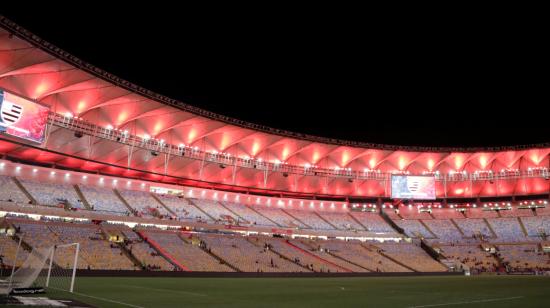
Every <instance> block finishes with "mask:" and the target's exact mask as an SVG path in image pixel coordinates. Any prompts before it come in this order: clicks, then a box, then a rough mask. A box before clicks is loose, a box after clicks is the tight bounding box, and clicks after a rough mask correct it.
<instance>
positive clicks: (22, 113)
mask: <svg viewBox="0 0 550 308" xmlns="http://www.w3.org/2000/svg"><path fill="white" fill-rule="evenodd" d="M49 112H50V109H49V108H48V107H46V106H42V105H40V104H37V103H34V102H32V101H30V100H28V99H25V98H22V97H20V96H17V95H15V94H12V93H9V92H6V91H4V90H2V89H0V133H6V134H8V135H12V136H15V137H19V138H23V139H26V140H30V141H33V142H37V143H42V142H44V137H45V131H46V124H47V122H48V114H49Z"/></svg>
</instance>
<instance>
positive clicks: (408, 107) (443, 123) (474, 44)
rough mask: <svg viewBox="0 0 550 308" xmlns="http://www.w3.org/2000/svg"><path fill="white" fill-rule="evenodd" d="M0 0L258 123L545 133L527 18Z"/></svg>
mask: <svg viewBox="0 0 550 308" xmlns="http://www.w3.org/2000/svg"><path fill="white" fill-rule="evenodd" d="M243 9H244V8H243ZM248 9H250V8H248ZM2 10H4V9H2ZM2 10H0V14H4V15H5V16H7V17H9V18H11V19H13V20H14V21H16V22H18V23H19V24H21V25H22V26H24V27H26V28H28V29H29V30H30V31H32V32H34V33H35V34H37V35H39V36H41V37H43V38H44V39H46V40H48V41H50V42H51V43H53V44H55V45H57V46H59V47H61V48H63V49H65V50H66V51H68V52H70V53H72V54H73V55H75V56H77V57H80V58H81V59H83V60H85V61H88V62H90V63H92V64H94V65H96V66H98V67H100V68H102V69H104V70H106V71H109V72H111V73H114V74H115V75H118V76H120V77H122V78H125V79H127V80H130V81H132V82H134V83H137V84H139V85H141V86H143V87H146V88H149V89H151V90H153V91H156V92H158V93H161V94H164V95H167V96H169V97H172V98H176V99H179V100H182V101H184V102H186V103H188V104H192V105H195V106H198V107H202V108H204V109H207V110H211V111H214V112H217V113H221V114H224V115H228V116H232V117H235V118H239V119H243V120H247V121H250V122H253V123H259V124H264V125H267V126H271V127H276V128H282V129H287V130H291V131H296V132H302V133H308V134H313V135H319V136H324V137H334V138H341V139H347V140H357V141H365V142H375V143H386V144H401V145H427V146H494V145H514V144H528V143H540V142H548V141H550V137H549V136H550V125H549V121H548V118H549V116H548V112H546V111H545V110H544V109H545V106H546V107H547V106H548V105H549V104H548V102H549V100H548V91H546V90H545V89H546V88H547V85H546V84H544V85H543V78H542V77H541V74H542V75H545V74H547V71H548V70H547V68H548V67H547V66H548V65H547V60H545V59H546V56H545V54H546V52H545V50H547V49H546V46H545V43H546V42H545V40H543V39H540V37H539V34H538V33H537V31H536V28H535V27H536V25H530V24H522V25H521V26H520V25H517V24H509V25H508V26H506V23H498V22H496V23H491V22H487V23H478V22H476V21H475V20H472V19H468V20H465V19H457V20H456V21H450V22H449V21H445V17H442V18H441V19H439V20H426V19H423V18H418V19H416V20H415V19H414V18H413V19H411V20H407V21H406V22H401V23H400V22H398V21H397V20H393V19H384V20H382V21H380V20H378V19H377V20H372V19H371V17H370V16H372V14H368V15H361V14H353V15H346V14H347V13H346V14H344V15H342V14H338V13H334V14H333V15H338V16H337V17H338V18H336V16H333V15H331V14H330V10H329V11H328V12H325V13H324V14H317V13H316V12H310V11H302V10H281V11H277V10H270V11H269V14H268V13H267V12H266V11H263V10H261V9H259V10H258V11H257V12H256V13H254V14H252V13H250V12H249V10H243V11H241V12H237V13H233V12H231V13H228V12H225V11H224V10H223V9H221V10H220V11H219V12H216V13H214V12H212V11H204V10H195V8H190V9H184V8H176V7H163V8H158V9H154V8H151V7H149V6H147V7H144V8H142V9H135V8H133V9H131V10H130V9H122V10H121V9H114V8H106V7H104V6H101V5H98V6H97V7H89V8H82V9H78V10H75V11H74V12H72V13H66V12H65V11H64V10H61V9H59V8H56V9H52V8H51V7H50V4H48V5H47V6H44V7H38V8H35V10H32V11H29V10H27V9H23V10H21V9H20V10H14V9H5V11H2ZM543 55H544V56H543Z"/></svg>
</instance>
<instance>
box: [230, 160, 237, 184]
mask: <svg viewBox="0 0 550 308" xmlns="http://www.w3.org/2000/svg"><path fill="white" fill-rule="evenodd" d="M234 157H235V159H234V160H233V170H232V173H233V174H232V175H231V183H232V184H233V185H235V181H236V179H237V155H234Z"/></svg>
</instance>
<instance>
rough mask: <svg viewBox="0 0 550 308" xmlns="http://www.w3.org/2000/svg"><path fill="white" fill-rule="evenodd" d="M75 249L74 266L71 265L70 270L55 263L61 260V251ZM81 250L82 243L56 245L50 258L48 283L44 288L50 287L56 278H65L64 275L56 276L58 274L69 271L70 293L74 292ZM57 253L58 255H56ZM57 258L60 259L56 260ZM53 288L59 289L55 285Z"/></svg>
mask: <svg viewBox="0 0 550 308" xmlns="http://www.w3.org/2000/svg"><path fill="white" fill-rule="evenodd" d="M70 247H75V248H74V249H75V251H74V257H73V259H72V260H70V261H72V264H70V267H69V268H68V269H64V268H63V264H62V263H61V264H56V263H54V260H59V254H60V250H61V249H65V248H70ZM79 250H80V243H71V244H62V245H55V246H54V247H53V249H52V250H51V255H50V257H49V264H48V273H47V275H46V282H45V284H44V286H45V287H46V288H49V287H50V280H54V279H55V278H59V277H61V278H62V277H63V276H62V275H56V274H58V273H61V272H63V271H66V270H69V271H70V276H69V277H70V284H69V286H68V287H69V292H73V290H74V281H75V278H76V268H77V265H78V252H79ZM56 253H57V254H56ZM56 257H58V258H57V259H56ZM52 270H53V274H54V276H53V279H52ZM51 287H52V288H58V287H57V286H55V285H53V284H52V286H51Z"/></svg>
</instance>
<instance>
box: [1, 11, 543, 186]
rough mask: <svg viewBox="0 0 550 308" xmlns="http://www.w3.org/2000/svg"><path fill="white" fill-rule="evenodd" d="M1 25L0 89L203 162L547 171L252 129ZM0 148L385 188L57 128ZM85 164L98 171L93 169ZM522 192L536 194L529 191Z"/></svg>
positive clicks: (27, 155) (25, 155) (471, 151)
mask: <svg viewBox="0 0 550 308" xmlns="http://www.w3.org/2000/svg"><path fill="white" fill-rule="evenodd" d="M0 25H2V27H3V28H4V29H0V88H2V89H5V90H7V91H10V92H13V93H15V94H18V95H21V96H23V97H26V98H30V99H33V100H35V101H38V102H40V103H42V104H45V105H48V106H50V107H51V110H52V111H54V112H56V113H58V114H61V115H67V114H70V115H71V116H72V117H77V118H81V119H83V120H84V121H86V122H90V123H93V124H96V125H98V126H100V127H111V128H113V129H118V130H120V131H128V132H129V133H130V134H131V135H133V136H140V137H145V136H147V137H149V136H150V138H156V139H157V140H163V142H166V143H168V144H172V145H179V144H183V145H185V146H187V147H191V148H195V147H196V148H198V149H199V150H200V151H202V152H207V153H213V152H215V153H228V154H229V155H231V156H232V157H240V158H255V159H261V160H263V161H267V162H272V163H273V162H277V163H286V164H288V165H292V166H300V167H304V166H307V167H308V168H309V167H310V166H311V167H313V166H316V167H317V168H322V169H331V170H334V169H342V170H347V168H350V169H351V170H354V171H357V172H359V171H363V170H367V169H368V170H380V171H381V172H393V171H399V172H409V173H411V174H422V173H426V172H435V171H439V172H441V173H449V172H463V171H467V172H468V173H473V172H475V171H479V170H482V171H483V170H493V171H495V172H499V171H501V170H504V169H506V170H509V169H510V170H512V169H513V170H515V169H518V170H527V169H528V168H538V167H545V168H547V167H548V166H549V158H548V156H549V153H550V144H548V143H546V144H533V145H525V146H514V147H497V148H427V147H404V146H394V145H381V144H369V143H359V142H350V141H343V140H337V139H327V138H322V137H315V136H309V135H303V134H297V133H292V132H288V131H283V130H277V129H271V128H267V127H263V126H260V125H255V124H251V123H247V122H244V121H240V120H237V119H233V118H229V117H225V116H222V115H219V114H215V113H212V112H208V111H205V110H202V109H200V108H196V107H193V106H190V105H187V104H185V103H182V102H179V101H176V100H173V99H170V98H167V97H165V96H162V95H159V94H157V93H154V92H152V91H149V90H147V89H144V88H141V87H139V86H137V85H134V84H132V83H129V82H127V81H125V80H122V79H120V78H117V77H116V76H113V75H111V74H109V73H108V72H105V71H102V70H101V69H98V68H96V67H94V66H92V65H90V64H88V63H85V62H83V61H81V60H80V59H78V58H76V57H74V56H72V55H70V54H68V53H66V52H64V51H63V50H60V49H59V48H57V47H56V46H53V45H51V44H50V43H48V42H46V41H44V40H42V39H40V38H39V37H37V36H35V35H34V34H32V33H30V32H28V31H26V30H25V29H23V28H21V27H20V26H18V25H17V24H15V23H13V22H11V21H9V20H7V19H6V18H4V17H2V16H0ZM3 139H4V138H3ZM0 149H1V151H2V152H3V153H5V154H7V155H9V156H14V157H19V158H22V159H25V160H32V161H41V162H49V163H55V164H57V165H66V166H69V167H71V168H79V169H84V170H94V169H95V170H99V169H104V168H111V167H114V166H119V167H122V168H127V169H131V170H134V171H135V172H138V171H144V172H153V173H156V174H160V175H163V174H168V175H172V176H176V177H181V178H186V179H194V180H202V181H207V182H212V183H223V184H235V185H238V186H242V187H257V188H265V189H272V190H280V191H295V192H306V193H313V194H329V195H371V196H379V195H382V194H384V191H385V189H386V188H385V187H383V185H380V183H378V184H374V183H372V182H371V181H369V180H364V181H361V182H359V181H356V182H352V181H350V178H349V177H346V176H342V177H341V178H338V177H333V178H328V177H322V176H315V175H313V176H311V175H309V174H303V175H298V174H294V175H293V176H288V175H285V174H284V173H282V172H275V171H267V170H258V169H256V168H237V167H236V168H225V166H221V165H220V164H219V163H217V162H216V163H212V162H207V161H205V159H202V160H201V159H188V158H185V157H175V156H174V155H173V156H165V155H152V152H151V151H149V150H146V149H137V148H136V149H134V148H132V147H130V146H129V145H127V144H122V143H119V142H113V140H106V139H101V138H95V137H92V136H85V137H84V138H79V137H77V136H75V135H74V132H73V131H71V130H69V129H66V128H61V127H57V126H51V128H50V131H49V135H48V139H47V143H46V145H45V146H43V147H42V149H40V148H37V147H29V146H26V145H24V144H21V143H19V144H17V143H15V142H12V141H8V140H5V139H4V140H3V141H1V143H0ZM153 154H154V153H153ZM86 160H91V161H95V162H96V163H93V164H90V163H89V162H86ZM103 163H106V164H108V165H110V166H111V167H106V166H105V165H103ZM220 167H221V168H220ZM121 170H123V169H121ZM123 173H124V171H120V172H119V174H123ZM352 179H353V178H352ZM542 183H543V184H539V185H538V186H536V185H535V186H536V187H539V188H538V189H535V188H533V189H534V190H533V191H532V192H545V191H546V192H547V191H548V187H547V186H548V184H547V182H546V184H545V183H544V181H543V182H542ZM520 188H521V187H519V184H518V183H514V184H510V185H509V187H507V188H503V191H498V189H497V190H496V192H495V191H494V189H493V192H492V193H493V194H506V193H507V194H513V193H517V192H519V189H520ZM484 189H487V188H484V187H479V188H478V190H479V191H482V190H484ZM489 190H491V189H489ZM457 191H458V190H457ZM463 191H464V190H463ZM524 192H525V193H527V192H531V188H529V189H528V190H524ZM487 193H489V194H491V192H487ZM458 195H460V194H458Z"/></svg>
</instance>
